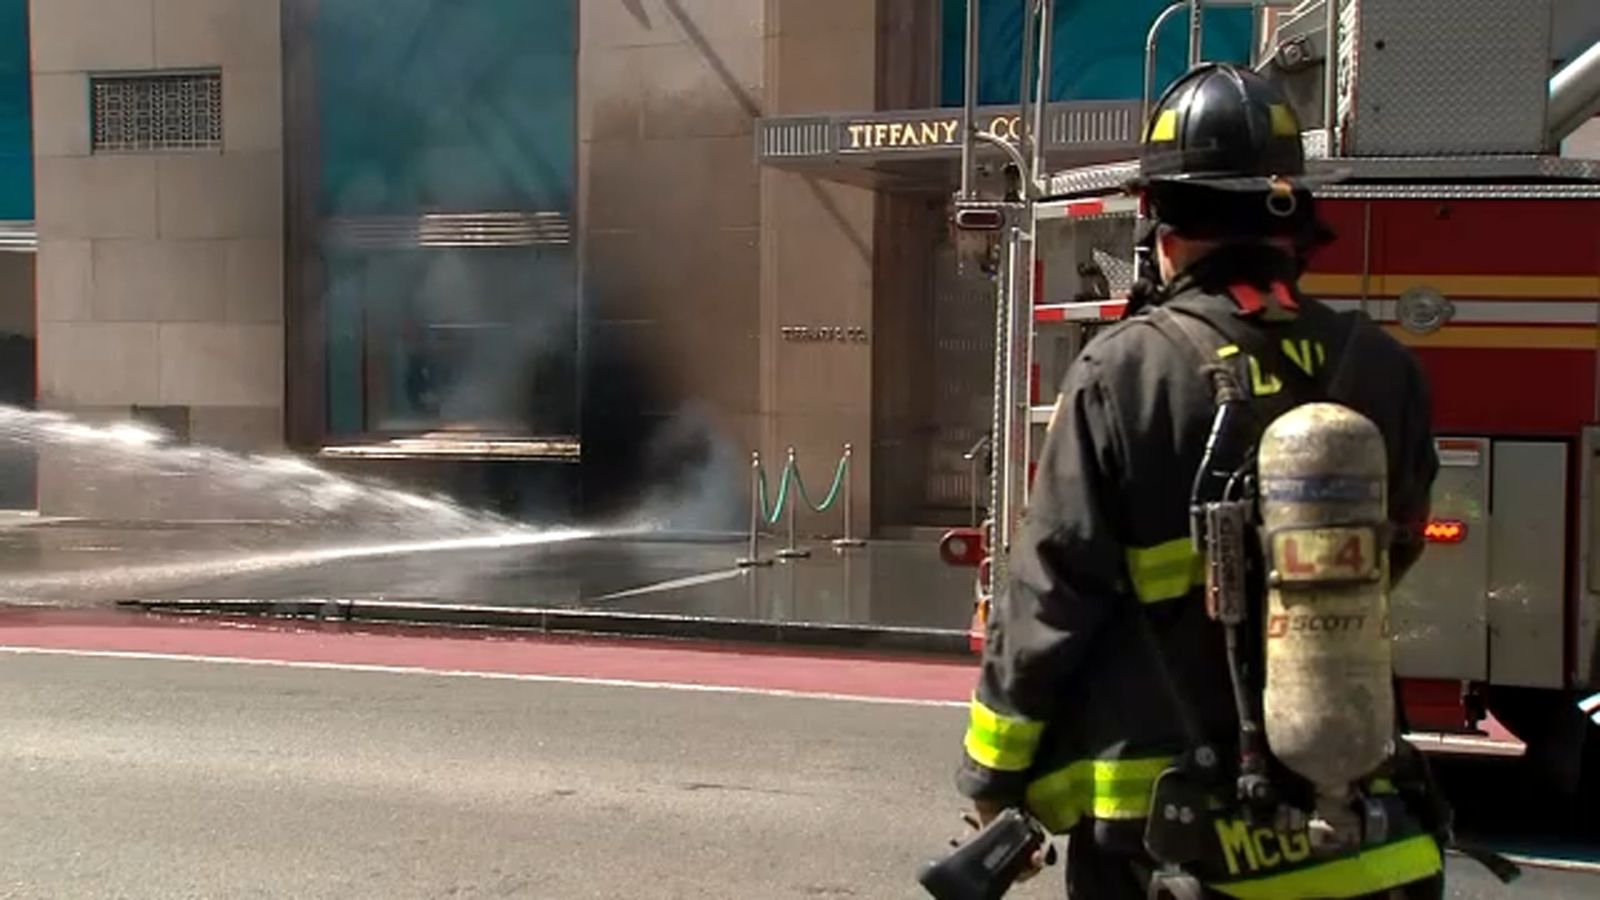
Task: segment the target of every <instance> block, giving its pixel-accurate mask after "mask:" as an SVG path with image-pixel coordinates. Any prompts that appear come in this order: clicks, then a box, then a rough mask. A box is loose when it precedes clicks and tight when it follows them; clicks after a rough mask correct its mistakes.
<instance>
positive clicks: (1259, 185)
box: [1126, 169, 1350, 194]
mask: <svg viewBox="0 0 1600 900" xmlns="http://www.w3.org/2000/svg"><path fill="white" fill-rule="evenodd" d="M1349 177H1350V170H1349V169H1335V170H1327V171H1321V172H1307V173H1304V174H1300V175H1281V176H1274V177H1266V176H1256V175H1251V176H1239V175H1211V174H1209V173H1206V172H1180V173H1173V174H1170V175H1136V176H1134V177H1133V178H1131V179H1129V180H1128V182H1127V185H1126V186H1127V188H1128V190H1130V191H1140V190H1143V189H1145V188H1148V187H1154V186H1158V185H1163V184H1176V185H1188V186H1192V187H1198V188H1209V189H1211V190H1217V191H1228V192H1230V193H1240V194H1260V193H1268V192H1271V191H1274V190H1281V189H1282V188H1283V187H1284V186H1287V187H1288V188H1289V189H1290V190H1306V191H1311V190H1316V189H1317V188H1319V187H1324V186H1326V185H1330V184H1338V183H1339V182H1342V181H1345V180H1347V179H1349Z"/></svg>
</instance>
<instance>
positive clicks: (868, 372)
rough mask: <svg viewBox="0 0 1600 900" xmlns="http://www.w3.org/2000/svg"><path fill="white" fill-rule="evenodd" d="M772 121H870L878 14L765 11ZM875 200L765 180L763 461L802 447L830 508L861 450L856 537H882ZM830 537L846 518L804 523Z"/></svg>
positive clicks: (787, 8) (783, 1)
mask: <svg viewBox="0 0 1600 900" xmlns="http://www.w3.org/2000/svg"><path fill="white" fill-rule="evenodd" d="M766 11H767V21H766V25H767V30H766V84H765V92H764V96H765V104H766V111H767V114H768V115H790V114H799V113H808V112H836V111H839V110H870V109H874V108H876V106H877V101H878V4H876V3H873V2H863V0H767V4H766ZM876 211H877V203H876V197H875V195H874V192H873V191H871V190H869V189H865V188H858V187H852V186H846V185H841V184H836V183H833V182H827V181H822V180H820V179H816V178H811V177H807V176H804V175H797V174H792V173H787V172H779V171H774V170H768V171H765V172H763V173H762V176H761V322H760V333H761V416H762V418H761V421H762V439H761V444H762V449H763V453H764V455H765V456H766V457H767V458H769V459H772V460H774V465H773V467H772V468H773V469H774V470H776V469H777V468H778V467H780V466H781V465H782V454H783V448H785V447H786V446H788V445H790V444H793V445H794V446H795V447H796V449H797V451H798V452H799V454H800V461H801V464H802V466H803V474H804V476H805V478H806V481H807V483H808V487H811V488H812V490H813V493H814V499H817V500H820V499H821V498H822V496H821V495H822V492H823V491H824V490H826V489H827V487H828V482H829V478H828V476H829V475H831V474H832V468H833V465H834V463H835V462H836V461H837V460H838V457H839V452H840V449H841V447H842V445H843V444H845V443H846V442H849V443H851V444H853V445H854V447H855V466H856V472H855V502H854V509H853V515H854V517H855V525H856V529H857V531H858V532H860V533H865V532H867V531H869V530H870V528H871V527H872V502H871V498H872V481H873V475H874V470H873V457H874V454H873V445H872V438H873V433H872V357H873V354H874V352H877V351H876V350H875V343H874V342H876V341H878V340H880V336H879V335H877V334H875V333H874V332H873V324H874V322H873V278H874V275H873V273H874V266H873V256H874V244H875V222H876ZM792 327H813V328H836V327H842V328H858V329H865V330H866V333H867V340H866V341H865V342H857V341H812V340H801V341H794V340H785V339H784V337H783V329H784V328H792ZM800 521H801V524H802V528H803V529H806V530H820V531H824V532H831V531H834V530H836V529H837V527H838V522H839V511H838V510H834V511H832V512H830V513H828V514H827V515H826V516H824V517H817V516H810V515H808V516H802V517H801V520H800Z"/></svg>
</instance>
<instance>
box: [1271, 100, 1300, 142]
mask: <svg viewBox="0 0 1600 900" xmlns="http://www.w3.org/2000/svg"><path fill="white" fill-rule="evenodd" d="M1272 133H1273V135H1275V136H1276V137H1295V138H1297V137H1299V136H1300V123H1299V121H1297V120H1296V119H1295V115H1294V110H1292V109H1290V108H1289V107H1287V106H1284V105H1283V104H1282V103H1274V104H1272Z"/></svg>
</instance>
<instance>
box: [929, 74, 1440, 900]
mask: <svg viewBox="0 0 1600 900" xmlns="http://www.w3.org/2000/svg"><path fill="white" fill-rule="evenodd" d="M1312 184H1313V181H1312V179H1311V178H1310V177H1308V176H1307V175H1306V170H1305V161H1304V157H1303V150H1302V145H1301V136H1300V127H1299V124H1298V122H1297V120H1296V118H1295V114H1294V113H1293V111H1292V110H1291V108H1290V106H1289V104H1288V102H1287V100H1286V99H1285V98H1284V97H1283V95H1282V93H1281V92H1280V91H1279V90H1278V89H1277V88H1276V87H1275V86H1274V85H1272V84H1271V83H1270V82H1268V81H1266V80H1265V79H1263V78H1261V77H1259V76H1257V75H1256V74H1254V73H1252V72H1251V71H1249V70H1247V69H1242V68H1238V67H1234V66H1229V65H1219V64H1207V65H1202V66H1198V67H1196V68H1194V69H1193V70H1191V71H1190V72H1188V73H1187V74H1185V75H1184V76H1183V77H1182V78H1181V79H1179V80H1178V81H1177V82H1176V83H1175V84H1174V85H1173V86H1172V87H1171V88H1169V89H1168V91H1167V92H1166V93H1165V94H1164V95H1163V96H1162V98H1161V99H1160V101H1159V102H1158V103H1157V105H1156V107H1155V108H1154V110H1153V112H1152V115H1151V119H1150V122H1149V123H1148V124H1147V130H1146V133H1145V140H1144V142H1143V145H1142V148H1141V154H1140V174H1139V177H1138V178H1137V179H1136V180H1135V181H1134V182H1133V183H1132V184H1130V185H1129V188H1130V190H1133V191H1135V192H1138V193H1140V194H1142V196H1143V198H1144V199H1145V201H1146V203H1147V208H1148V209H1149V211H1150V213H1151V216H1150V218H1151V219H1152V220H1153V222H1154V228H1153V232H1152V234H1151V235H1150V236H1149V238H1150V240H1151V241H1152V244H1153V246H1152V249H1153V251H1154V258H1155V262H1156V264H1157V265H1156V266H1153V267H1152V268H1153V269H1158V270H1159V273H1158V274H1156V273H1150V274H1155V275H1156V277H1157V278H1158V279H1159V284H1158V286H1157V287H1155V289H1154V291H1153V293H1152V295H1151V297H1150V299H1149V303H1148V304H1147V306H1146V308H1145V309H1143V310H1142V311H1140V312H1139V313H1138V314H1136V315H1133V316H1131V317H1129V318H1127V319H1126V320H1124V321H1122V322H1119V323H1117V324H1115V325H1113V326H1112V327H1110V328H1108V329H1106V330H1105V331H1103V332H1102V333H1101V334H1099V335H1097V336H1096V337H1095V338H1094V339H1093V340H1092V341H1090V342H1089V344H1088V345H1087V346H1086V348H1085V349H1084V350H1083V352H1082V353H1081V354H1080V356H1079V358H1078V359H1077V360H1075V361H1074V363H1073V365H1072V366H1071V367H1070V369H1069V371H1068V373H1067V375H1066V376H1065V378H1064V381H1063V384H1062V386H1061V390H1060V394H1059V396H1058V398H1057V402H1056V407H1055V412H1054V415H1053V416H1052V418H1051V421H1050V424H1049V428H1048V432H1047V435H1046V437H1045V440H1044V444H1043V447H1042V448H1041V451H1040V456H1039V462H1038V471H1037V475H1036V477H1035V482H1034V486H1033V497H1032V500H1031V502H1030V505H1029V508H1028V510H1027V511H1026V513H1025V515H1024V517H1023V520H1022V522H1021V523H1020V525H1019V529H1018V534H1017V536H1016V537H1015V539H1014V542H1013V544H1012V546H1011V548H1010V557H1009V558H1010V572H1009V578H1008V583H1007V584H1004V585H999V586H997V587H998V588H999V589H998V590H997V595H996V602H995V603H994V606H993V612H992V614H991V616H990V619H989V623H988V629H989V631H988V640H987V643H986V645H985V648H984V655H983V661H982V668H981V673H980V675H979V678H978V683H977V686H976V689H975V691H974V696H973V699H972V703H971V709H970V718H969V724H968V727H967V731H966V735H965V740H964V750H965V753H964V756H963V761H962V765H961V767H960V770H959V773H958V776H957V783H958V787H959V789H960V791H961V792H962V793H963V794H964V795H965V796H966V797H968V798H970V799H971V800H972V801H973V802H974V804H975V806H976V808H977V813H978V819H979V820H980V821H981V822H984V823H987V822H988V821H989V820H991V819H992V818H993V817H994V816H995V815H997V814H998V813H999V812H1000V811H1001V810H1003V809H1006V808H1008V807H1021V808H1025V809H1027V810H1028V811H1029V812H1030V813H1031V814H1032V815H1033V816H1035V817H1036V818H1037V819H1038V821H1039V822H1040V823H1041V824H1043V825H1044V826H1045V827H1047V828H1048V829H1049V830H1050V831H1051V832H1053V833H1055V834H1058V835H1062V834H1064V835H1067V836H1068V845H1067V853H1066V857H1067V859H1066V870H1067V871H1066V878H1067V895H1068V896H1069V897H1074V898H1080V897H1081V898H1094V900H1114V898H1121V897H1127V898H1143V897H1145V896H1147V894H1146V891H1147V889H1148V888H1149V885H1150V882H1151V880H1152V878H1153V876H1154V872H1155V870H1156V865H1155V863H1154V862H1153V861H1152V859H1151V857H1150V855H1149V853H1148V852H1147V850H1146V845H1145V843H1144V829H1145V825H1146V823H1147V820H1148V814H1149V812H1150V803H1151V791H1152V788H1153V782H1154V779H1155V778H1156V777H1157V776H1158V775H1160V774H1161V773H1162V772H1163V771H1165V770H1167V769H1168V768H1169V767H1170V766H1171V765H1172V764H1173V762H1174V760H1175V759H1177V758H1178V757H1179V756H1180V755H1181V754H1183V753H1185V752H1186V751H1189V750H1192V749H1193V745H1194V744H1195V742H1196V740H1198V739H1201V738H1203V739H1204V741H1206V742H1208V743H1209V744H1212V745H1215V746H1218V747H1227V748H1231V749H1230V752H1236V748H1237V747H1238V742H1239V738H1238V734H1239V731H1238V729H1239V717H1238V716H1237V714H1236V713H1235V708H1236V707H1235V703H1234V695H1233V693H1232V690H1233V682H1232V680H1231V672H1232V670H1231V669H1230V666H1229V663H1228V661H1227V656H1226V652H1225V646H1224V640H1223V635H1222V630H1221V628H1220V627H1219V626H1218V625H1217V624H1216V622H1215V621H1213V620H1212V619H1211V618H1209V617H1208V615H1207V612H1206V609H1205V603H1204V601H1203V599H1202V594H1201V591H1200V587H1201V579H1202V575H1201V572H1202V569H1201V568H1200V558H1199V557H1198V556H1197V555H1196V550H1195V549H1194V544H1193V542H1192V540H1191V532H1190V507H1189V501H1190V496H1191V487H1192V484H1193V482H1194V478H1195V473H1196V470H1197V468H1198V466H1199V464H1200V461H1201V459H1202V454H1203V451H1204V446H1205V444H1206V440H1207V435H1208V429H1209V428H1210V426H1211V424H1212V420H1213V414H1214V412H1215V410H1216V408H1217V407H1216V404H1215V402H1214V397H1213V393H1212V388H1211V385H1210V384H1209V383H1208V382H1207V379H1206V378H1205V377H1204V376H1203V375H1202V372H1201V366H1200V365H1199V364H1198V362H1197V361H1196V355H1195V354H1191V353H1190V352H1189V351H1190V350H1191V349H1192V348H1191V347H1185V346H1183V343H1182V342H1181V341H1179V340H1176V339H1175V338H1174V337H1173V335H1172V334H1171V329H1170V328H1167V327H1162V324H1161V321H1160V319H1161V316H1160V315H1158V313H1159V312H1160V311H1161V310H1163V309H1164V308H1165V309H1167V310H1168V311H1169V312H1168V314H1169V315H1170V311H1171V310H1172V309H1176V308H1184V309H1188V310H1192V311H1194V312H1196V313H1198V314H1199V315H1200V316H1201V317H1203V318H1204V320H1205V321H1206V322H1207V323H1208V324H1212V325H1214V326H1215V327H1214V328H1213V332H1214V333H1215V335H1216V337H1217V340H1216V356H1217V358H1218V359H1219V360H1222V361H1223V362H1222V363H1221V364H1225V365H1228V366H1232V367H1233V368H1232V369H1231V371H1233V372H1235V373H1236V375H1237V378H1238V379H1239V381H1240V383H1241V384H1242V385H1244V386H1246V387H1247V388H1248V390H1249V392H1250V395H1251V396H1250V404H1251V407H1252V408H1253V409H1254V410H1255V411H1256V412H1257V413H1258V414H1260V415H1261V416H1263V418H1261V419H1260V421H1263V422H1266V421H1270V420H1271V419H1272V417H1273V416H1274V415H1275V414H1276V413H1279V412H1282V411H1284V410H1286V409H1288V408H1290V407H1292V406H1294V405H1296V404H1298V403H1301V402H1307V401H1310V400H1313V399H1323V398H1325V399H1330V400H1333V401H1335V402H1339V403H1342V404H1344V405H1346V406H1348V407H1349V408H1351V409H1353V410H1356V411H1357V412H1360V413H1361V414H1363V415H1365V416H1366V417H1367V418H1368V419H1370V420H1371V421H1372V422H1373V423H1374V424H1376V425H1377V426H1378V428H1379V429H1380V431H1381V433H1382V435H1383V437H1384V439H1385V449H1386V451H1387V455H1388V470H1387V471H1388V481H1389V493H1388V515H1389V519H1390V523H1391V525H1392V527H1393V530H1392V534H1391V545H1390V547H1389V554H1390V573H1391V584H1392V583H1394V582H1397V581H1398V580H1399V579H1400V578H1401V577H1402V576H1403V575H1404V574H1405V572H1406V570H1407V569H1408V568H1409V567H1410V566H1411V565H1412V564H1413V563H1414V562H1415V561H1416V560H1417V558H1418V557H1419V556H1420V554H1421V552H1422V547H1423V537H1422V531H1423V526H1424V524H1425V522H1426V518H1427V512H1428V497H1429V491H1430V488H1431V485H1432V482H1433V480H1434V476H1435V474H1436V472H1437V467H1438V461H1437V457H1436V456H1435V452H1434V448H1433V443H1432V435H1431V417H1430V399H1429V392H1428V387H1427V384H1426V382H1425V379H1424V377H1423V374H1422V372H1421V370H1420V368H1419V366H1418V365H1417V363H1416V362H1415V360H1414V359H1413V358H1412V356H1411V355H1410V354H1409V353H1408V351H1406V350H1405V349H1404V348H1403V347H1402V346H1401V345H1400V344H1399V343H1398V342H1397V341H1395V340H1394V339H1393V338H1391V337H1389V336H1388V335H1387V334H1385V333H1384V332H1383V331H1381V330H1380V329H1378V328H1377V327H1376V326H1375V325H1373V324H1372V322H1371V320H1370V319H1367V318H1366V317H1365V316H1361V315H1359V314H1338V313H1335V312H1333V311H1332V310H1331V309H1330V308H1329V307H1327V306H1326V305H1324V304H1322V303H1319V302H1318V301H1316V300H1314V299H1312V298H1309V297H1306V296H1304V295H1303V294H1302V293H1301V292H1300V290H1299V288H1298V285H1297V281H1298V278H1299V275H1300V272H1301V270H1302V268H1303V261H1304V253H1305V252H1307V251H1308V249H1309V247H1310V246H1312V245H1314V244H1315V243H1318V242H1320V241H1321V240H1325V239H1326V237H1327V234H1326V232H1325V230H1324V229H1322V227H1321V226H1320V225H1319V224H1318V223H1317V220H1316V218H1315V212H1314V204H1313V201H1312V197H1311V194H1310V187H1311V186H1312ZM1228 335H1233V336H1234V337H1236V338H1237V339H1236V340H1230V339H1228V337H1227V336H1228ZM1343 362H1348V363H1349V365H1347V366H1344V367H1343V368H1341V367H1340V364H1341V363H1343ZM1252 599H1253V600H1255V602H1258V603H1259V602H1260V600H1259V598H1252ZM1401 725H1402V723H1396V733H1395V740H1396V743H1397V747H1398V752H1397V754H1396V756H1397V757H1398V758H1400V759H1402V760H1418V759H1420V756H1419V755H1417V754H1414V753H1412V752H1410V751H1411V750H1413V749H1414V748H1410V747H1408V746H1407V745H1406V744H1405V742H1404V741H1403V740H1401V739H1400V728H1401ZM1197 732H1198V734H1197ZM1224 756H1225V758H1226V754H1225V755H1224ZM1233 758H1234V759H1236V758H1237V757H1233ZM1425 774H1426V773H1425V772H1422V773H1420V774H1419V773H1418V772H1417V771H1415V770H1412V769H1406V770H1405V771H1404V772H1401V773H1400V774H1399V775H1397V777H1396V778H1395V779H1393V781H1392V782H1391V783H1390V784H1387V785H1377V786H1375V788H1374V790H1375V791H1376V792H1377V793H1383V792H1384V791H1393V792H1398V793H1403V794H1404V795H1405V796H1404V798H1403V800H1404V808H1405V809H1406V811H1407V812H1406V815H1404V816H1401V817H1400V820H1398V821H1395V822H1393V823H1391V828H1390V833H1389V835H1388V838H1387V840H1386V841H1385V842H1383V843H1382V844H1381V845H1378V846H1376V847H1371V846H1369V847H1368V848H1366V849H1364V850H1362V851H1361V852H1359V853H1354V852H1352V853H1351V854H1349V855H1346V856H1343V857H1339V858H1332V859H1330V858H1325V857H1316V856H1313V855H1312V854H1310V853H1308V852H1307V848H1306V846H1305V843H1304V836H1303V833H1296V832H1292V831H1283V830H1278V831H1274V830H1273V829H1270V828H1269V829H1263V828H1260V827H1257V826H1256V825H1255V824H1252V823H1246V822H1242V820H1239V819H1229V818H1226V817H1225V816H1221V817H1219V818H1218V819H1217V822H1216V829H1215V834H1216V840H1217V844H1218V846H1217V847H1214V848H1211V849H1212V850H1214V851H1215V853H1213V854H1212V856H1211V857H1210V858H1211V859H1214V860H1217V861H1219V862H1218V867H1216V868H1213V869H1209V870H1205V871H1203V872H1201V873H1200V874H1199V875H1197V876H1193V877H1194V878H1195V880H1197V881H1198V882H1200V883H1201V884H1204V885H1205V890H1206V891H1207V892H1212V891H1215V892H1218V893H1220V895H1230V896H1239V897H1264V898H1284V900H1289V898H1294V897H1302V896H1333V897H1360V896H1367V895H1372V896H1391V895H1392V894H1391V892H1392V891H1395V890H1403V892H1404V893H1403V895H1404V896H1408V897H1442V895H1443V894H1442V891H1443V866H1442V844H1443V842H1444V841H1445V840H1446V839H1447V834H1448V823H1447V821H1444V819H1445V818H1446V816H1445V814H1444V813H1443V812H1442V811H1441V807H1439V806H1438V805H1437V804H1436V801H1437V795H1436V793H1432V792H1431V791H1430V785H1431V782H1430V781H1429V780H1428V779H1427V778H1426V777H1425ZM1402 776H1403V777H1402ZM1385 780H1387V779H1385ZM1396 784H1398V785H1399V787H1396V786H1395V785H1396ZM1041 858H1042V857H1041ZM1037 872H1038V867H1037V865H1036V866H1035V867H1034V868H1033V869H1031V870H1030V871H1029V873H1028V875H1027V876H1026V877H1032V876H1033V875H1034V874H1036V873H1037ZM1208 895H1209V893H1208Z"/></svg>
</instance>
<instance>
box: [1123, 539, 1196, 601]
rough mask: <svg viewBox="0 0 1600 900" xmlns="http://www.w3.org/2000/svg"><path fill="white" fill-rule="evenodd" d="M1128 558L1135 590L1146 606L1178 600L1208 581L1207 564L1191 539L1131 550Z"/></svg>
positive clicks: (1129, 570)
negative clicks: (1206, 578) (1195, 549)
mask: <svg viewBox="0 0 1600 900" xmlns="http://www.w3.org/2000/svg"><path fill="white" fill-rule="evenodd" d="M1127 557H1128V574H1129V576H1130V577H1132V579H1133V591H1134V593H1135V594H1138V595H1139V599H1140V600H1141V601H1143V602H1145V603H1159V602H1161V601H1163V600H1175V599H1177V598H1178V597H1182V596H1184V595H1185V594H1187V593H1189V590H1190V589H1191V588H1193V587H1194V586H1195V585H1197V584H1201V583H1203V582H1204V581H1205V565H1204V562H1205V561H1204V559H1203V558H1202V557H1201V556H1200V555H1199V554H1198V553H1196V552H1195V551H1194V543H1193V542H1192V541H1191V540H1189V539H1188V538H1179V539H1177V540H1175V541H1167V542H1166V543H1164V544H1157V545H1155V546H1154V547H1129V548H1128V552H1127Z"/></svg>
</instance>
